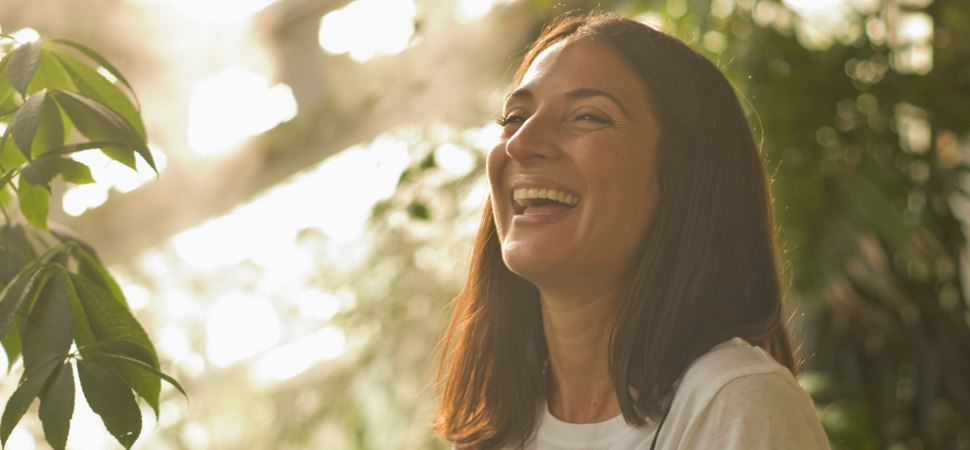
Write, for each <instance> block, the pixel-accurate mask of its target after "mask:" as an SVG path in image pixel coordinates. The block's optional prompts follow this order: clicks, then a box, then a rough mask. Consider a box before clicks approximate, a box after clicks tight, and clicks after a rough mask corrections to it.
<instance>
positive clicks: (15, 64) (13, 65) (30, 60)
mask: <svg viewBox="0 0 970 450" xmlns="http://www.w3.org/2000/svg"><path fill="white" fill-rule="evenodd" d="M40 51H41V43H40V42H38V41H33V42H28V43H26V44H23V45H21V46H20V47H17V49H16V50H14V52H13V54H11V55H10V62H9V63H8V64H7V78H8V79H9V80H10V85H11V86H13V88H14V89H16V90H17V91H19V92H20V94H21V95H24V96H26V95H27V86H29V85H30V80H31V79H32V78H34V73H35V72H37V66H38V65H40Z"/></svg>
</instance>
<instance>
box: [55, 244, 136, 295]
mask: <svg viewBox="0 0 970 450" xmlns="http://www.w3.org/2000/svg"><path fill="white" fill-rule="evenodd" d="M59 237H60V236H59ZM61 239H62V240H63V239H64V238H61ZM71 240H72V241H73V242H75V243H77V244H78V245H77V246H75V247H73V248H72V250H71V254H72V255H74V259H75V260H76V261H77V264H78V268H77V272H78V273H79V274H80V275H83V276H85V277H88V278H89V279H91V280H92V281H94V282H95V283H98V284H99V285H101V287H103V288H105V289H107V290H108V292H110V293H111V296H112V297H114V298H115V299H116V300H118V301H119V302H121V304H123V305H125V307H127V306H128V300H127V299H126V298H125V294H124V292H122V290H121V286H120V285H118V282H117V281H115V279H114V277H113V276H111V273H110V272H108V269H106V268H105V267H104V264H102V263H101V260H100V259H99V258H98V255H97V253H95V252H94V249H93V248H91V246H89V245H87V244H86V243H84V242H81V241H80V240H77V239H71Z"/></svg>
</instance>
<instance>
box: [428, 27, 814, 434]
mask: <svg viewBox="0 0 970 450" xmlns="http://www.w3.org/2000/svg"><path fill="white" fill-rule="evenodd" d="M502 124H503V126H504V132H503V135H502V140H501V142H500V143H499V144H498V145H497V146H496V147H495V148H494V149H493V150H492V151H491V153H490V154H489V157H488V180H489V185H490V187H491V197H490V202H489V204H488V205H487V206H486V208H485V211H484V214H483V217H482V223H481V227H480V229H479V232H478V237H477V241H476V243H475V249H474V251H475V253H474V256H473V260H472V263H471V269H470V273H469V276H468V280H467V283H466V284H465V287H464V289H463V290H462V291H461V293H460V294H459V295H458V298H457V299H456V303H455V312H454V316H453V317H452V320H451V324H450V326H449V327H448V331H447V333H446V335H445V337H444V339H443V341H442V348H443V357H442V361H441V368H440V371H439V388H440V393H441V398H440V410H439V417H438V421H437V424H436V427H437V432H438V433H439V435H441V436H443V437H444V438H446V439H448V440H450V441H452V442H454V443H455V445H456V447H457V448H474V449H478V448H538V449H547V448H549V449H551V448H555V449H574V448H575V449H580V448H582V449H594V448H595V449H648V448H657V449H775V448H785V449H816V448H828V442H827V440H826V437H825V434H824V433H823V431H822V428H821V426H820V424H819V421H818V419H817V418H816V416H815V412H814V409H813V407H812V401H811V399H810V398H809V397H808V395H806V394H805V392H804V391H803V390H802V389H801V388H800V387H799V386H798V384H796V382H795V379H794V378H793V373H794V371H795V365H796V364H795V359H794V357H793V355H792V348H791V343H790V340H789V337H788V334H787V332H786V330H785V326H784V323H783V312H782V305H781V289H780V287H779V277H778V269H777V266H778V265H777V262H776V260H775V249H774V244H773V237H772V231H773V229H772V221H771V211H770V207H769V195H768V192H767V188H766V180H765V174H764V170H763V168H762V165H761V161H760V159H759V155H758V149H757V146H756V145H755V143H754V141H753V140H752V137H751V132H750V130H749V128H748V124H747V122H746V120H745V117H744V114H743V112H742V110H741V108H740V106H739V104H738V100H737V98H736V96H735V93H734V91H733V90H732V88H731V85H730V84H729V83H728V82H727V80H726V79H725V78H724V76H723V75H722V74H721V73H720V72H719V71H718V69H717V68H716V67H715V66H714V65H712V64H711V63H710V62H708V61H707V60H706V59H704V58H703V57H702V56H700V55H698V54H697V53H696V52H694V51H693V50H691V49H690V48H689V47H688V46H686V45H684V44H683V43H681V42H680V41H678V40H676V39H674V38H671V37H670V36H667V35H665V34H663V33H661V32H659V31H656V30H654V29H652V28H650V27H649V26H646V25H643V24H641V23H638V22H635V21H631V20H627V19H621V18H617V17H613V16H589V17H567V18H564V19H561V20H559V21H558V22H556V23H554V24H553V25H551V26H549V27H548V28H547V29H546V31H545V32H544V33H543V34H542V36H541V37H540V38H539V39H538V40H537V41H536V42H535V43H534V44H533V47H532V48H531V50H530V51H529V52H528V54H527V55H526V57H525V60H524V61H523V63H522V65H521V67H520V68H519V71H518V73H517V75H516V78H515V84H514V85H513V88H512V90H511V91H510V93H509V94H508V95H507V97H506V100H505V105H504V112H503V116H502Z"/></svg>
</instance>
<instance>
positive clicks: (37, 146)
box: [14, 93, 70, 158]
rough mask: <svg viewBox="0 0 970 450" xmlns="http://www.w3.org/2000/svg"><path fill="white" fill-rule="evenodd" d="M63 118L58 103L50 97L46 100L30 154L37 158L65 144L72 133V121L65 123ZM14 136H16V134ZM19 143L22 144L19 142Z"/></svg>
mask: <svg viewBox="0 0 970 450" xmlns="http://www.w3.org/2000/svg"><path fill="white" fill-rule="evenodd" d="M39 94H40V93H37V94H35V95H39ZM45 97H46V96H45ZM63 119H64V115H63V114H62V113H61V109H60V108H58V107H57V103H55V102H54V101H53V100H52V99H49V98H48V99H46V100H44V104H43V107H42V108H41V114H40V123H39V125H38V127H37V131H36V133H35V134H34V139H33V142H32V143H31V146H30V154H31V155H32V156H33V157H35V158H36V157H38V156H41V155H43V154H44V153H47V152H49V151H51V150H53V149H56V148H60V147H62V146H63V145H64V142H65V140H66V139H67V135H68V133H70V122H67V123H65V121H64V120H63ZM14 137H16V134H14ZM17 145H18V146H20V144H19V143H18V144H17Z"/></svg>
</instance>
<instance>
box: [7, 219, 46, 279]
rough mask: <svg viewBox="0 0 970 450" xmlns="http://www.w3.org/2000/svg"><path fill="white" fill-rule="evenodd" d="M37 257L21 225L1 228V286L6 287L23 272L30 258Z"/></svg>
mask: <svg viewBox="0 0 970 450" xmlns="http://www.w3.org/2000/svg"><path fill="white" fill-rule="evenodd" d="M35 256H37V255H36V253H35V252H34V248H33V247H32V246H31V245H30V242H28V241H27V233H26V232H24V227H23V225H21V224H19V223H5V224H3V226H2V227H0V286H6V285H7V283H9V282H10V281H11V280H13V278H14V277H15V276H16V275H17V273H19V272H20V271H21V270H23V268H24V266H25V265H26V264H27V261H28V260H29V259H30V258H33V257H35Z"/></svg>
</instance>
